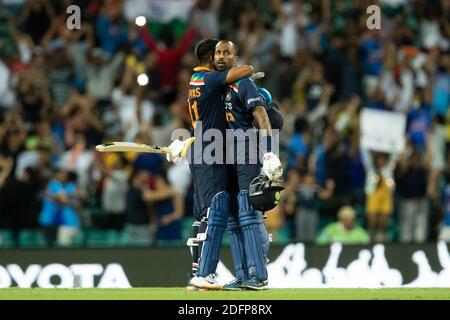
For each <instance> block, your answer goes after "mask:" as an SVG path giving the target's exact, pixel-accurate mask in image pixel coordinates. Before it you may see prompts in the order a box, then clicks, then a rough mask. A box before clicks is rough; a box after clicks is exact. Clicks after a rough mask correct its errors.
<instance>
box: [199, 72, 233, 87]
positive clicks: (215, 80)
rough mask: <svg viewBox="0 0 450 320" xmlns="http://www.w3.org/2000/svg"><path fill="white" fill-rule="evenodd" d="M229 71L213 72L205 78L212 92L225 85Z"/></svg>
mask: <svg viewBox="0 0 450 320" xmlns="http://www.w3.org/2000/svg"><path fill="white" fill-rule="evenodd" d="M227 74H228V71H212V72H209V73H208V74H206V76H205V85H206V86H208V88H211V89H212V90H214V89H216V88H218V87H220V86H224V85H225V80H226V79H227Z"/></svg>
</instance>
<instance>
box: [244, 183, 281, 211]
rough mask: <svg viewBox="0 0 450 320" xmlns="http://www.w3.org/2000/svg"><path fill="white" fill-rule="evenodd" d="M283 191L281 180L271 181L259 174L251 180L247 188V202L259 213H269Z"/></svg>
mask: <svg viewBox="0 0 450 320" xmlns="http://www.w3.org/2000/svg"><path fill="white" fill-rule="evenodd" d="M283 189H284V187H283V181H282V180H274V181H271V180H269V178H268V177H267V176H266V175H264V174H260V175H259V176H257V177H256V178H255V179H253V180H252V182H251V183H250V187H249V201H250V204H251V205H252V207H253V208H255V209H256V210H259V211H263V212H264V211H269V210H271V209H273V208H275V206H276V205H277V204H278V202H279V201H280V198H281V194H280V192H281V191H282V190H283Z"/></svg>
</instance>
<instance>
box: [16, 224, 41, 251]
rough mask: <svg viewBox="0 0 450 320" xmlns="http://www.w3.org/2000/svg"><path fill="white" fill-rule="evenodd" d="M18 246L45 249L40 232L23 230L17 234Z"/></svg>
mask: <svg viewBox="0 0 450 320" xmlns="http://www.w3.org/2000/svg"><path fill="white" fill-rule="evenodd" d="M19 246H20V247H22V248H45V247H46V246H47V244H46V242H45V238H44V235H43V233H42V232H41V231H40V230H35V229H24V230H21V231H20V233H19Z"/></svg>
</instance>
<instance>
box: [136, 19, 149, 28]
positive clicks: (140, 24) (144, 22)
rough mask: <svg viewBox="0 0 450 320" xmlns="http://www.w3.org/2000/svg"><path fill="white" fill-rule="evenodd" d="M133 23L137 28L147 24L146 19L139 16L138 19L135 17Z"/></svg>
mask: <svg viewBox="0 0 450 320" xmlns="http://www.w3.org/2000/svg"><path fill="white" fill-rule="evenodd" d="M135 22H136V25H137V26H139V27H143V26H145V24H146V23H147V19H146V18H145V17H144V16H139V17H136V20H135Z"/></svg>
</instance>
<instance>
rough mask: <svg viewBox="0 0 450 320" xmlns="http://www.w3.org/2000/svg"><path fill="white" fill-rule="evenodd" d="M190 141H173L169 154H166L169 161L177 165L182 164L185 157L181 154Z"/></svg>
mask: <svg viewBox="0 0 450 320" xmlns="http://www.w3.org/2000/svg"><path fill="white" fill-rule="evenodd" d="M187 141H188V140H185V141H181V140H178V139H176V140H173V141H172V143H171V144H170V146H169V150H170V152H169V153H166V158H167V161H169V162H173V163H175V164H180V163H181V162H182V161H183V157H182V156H181V152H182V151H183V149H184V147H185V145H186V143H187Z"/></svg>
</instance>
